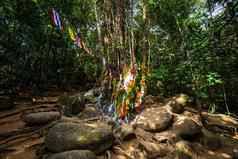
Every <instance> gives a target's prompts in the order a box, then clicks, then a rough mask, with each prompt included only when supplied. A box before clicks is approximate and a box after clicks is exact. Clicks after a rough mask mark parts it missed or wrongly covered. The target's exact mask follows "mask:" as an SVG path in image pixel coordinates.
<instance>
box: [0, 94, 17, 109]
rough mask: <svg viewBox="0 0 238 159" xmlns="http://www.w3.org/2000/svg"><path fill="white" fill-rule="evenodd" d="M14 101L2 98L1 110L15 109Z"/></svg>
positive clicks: (6, 97)
mask: <svg viewBox="0 0 238 159" xmlns="http://www.w3.org/2000/svg"><path fill="white" fill-rule="evenodd" d="M14 106H15V105H14V101H13V100H12V99H11V98H10V97H8V96H0V110H7V109H11V108H13V107H14Z"/></svg>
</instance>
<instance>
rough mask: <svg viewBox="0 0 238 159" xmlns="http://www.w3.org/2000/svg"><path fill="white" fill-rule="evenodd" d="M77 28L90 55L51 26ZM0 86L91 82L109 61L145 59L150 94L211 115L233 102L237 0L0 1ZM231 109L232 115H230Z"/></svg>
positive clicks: (237, 94) (237, 92) (237, 76)
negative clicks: (182, 96)
mask: <svg viewBox="0 0 238 159" xmlns="http://www.w3.org/2000/svg"><path fill="white" fill-rule="evenodd" d="M51 8H55V9H57V11H58V12H59V14H60V16H61V19H62V21H63V22H64V26H65V27H66V28H67V26H68V25H73V26H78V27H79V28H80V32H81V34H82V38H83V40H84V42H85V43H86V45H87V47H89V48H90V49H91V50H92V54H93V55H89V54H86V53H85V51H84V50H82V49H80V48H76V47H75V46H74V44H73V43H72V41H70V39H69V36H68V33H67V32H66V31H65V32H61V31H59V30H58V29H57V28H55V27H53V26H52V25H51V23H50V18H49V9H51ZM0 32H1V34H0V87H1V88H2V90H9V88H12V89H13V88H16V87H33V86H34V85H37V87H40V88H47V87H48V86H51V85H57V86H58V87H64V88H66V87H67V88H69V87H73V86H75V85H84V86H85V83H88V84H89V85H91V86H92V85H94V84H95V83H97V81H100V79H101V78H102V76H103V72H104V71H105V69H106V66H105V65H104V64H105V63H106V64H110V65H112V66H114V67H115V68H118V70H120V64H121V63H129V60H128V59H130V55H131V54H132V53H133V52H134V53H135V56H136V59H137V61H142V59H143V58H145V57H146V58H147V64H148V69H149V70H148V71H149V75H148V76H147V85H148V93H149V94H153V95H163V96H171V95H175V94H177V93H181V92H183V93H186V94H188V95H190V96H191V97H193V98H194V101H195V102H196V103H197V104H198V105H201V106H203V105H204V106H205V107H206V108H207V109H210V110H212V111H223V112H227V113H229V111H230V112H234V113H236V112H237V110H238V109H236V107H237V105H238V100H237V98H238V89H237V88H238V71H237V68H238V49H237V48H238V1H236V0H207V1H205V0H177V1H175V0H71V1H67V0H51V1H47V0H1V1H0ZM228 109H229V110H228Z"/></svg>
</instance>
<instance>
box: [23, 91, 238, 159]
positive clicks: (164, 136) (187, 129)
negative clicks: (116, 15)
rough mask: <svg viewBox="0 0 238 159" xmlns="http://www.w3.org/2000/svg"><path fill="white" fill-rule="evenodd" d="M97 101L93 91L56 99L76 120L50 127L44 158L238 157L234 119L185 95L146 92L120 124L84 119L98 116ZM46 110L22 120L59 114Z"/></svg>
mask: <svg viewBox="0 0 238 159" xmlns="http://www.w3.org/2000/svg"><path fill="white" fill-rule="evenodd" d="M162 101H164V102H162ZM95 102H96V101H95V92H93V91H91V92H90V91H89V92H87V93H86V94H84V95H81V94H78V95H74V96H65V97H63V98H61V99H60V103H61V105H62V110H63V114H64V116H67V117H68V118H69V117H70V118H72V119H74V120H72V121H71V120H68V121H65V120H60V121H59V122H57V123H56V124H55V125H54V126H53V127H52V128H51V129H50V130H49V131H48V133H47V135H46V137H45V144H44V145H45V150H46V153H45V155H44V158H45V159H96V158H100V156H103V155H104V154H110V155H109V156H110V157H111V158H115V159H127V158H130V159H157V158H160V159H173V158H177V159H187V158H188V159H189V158H192V159H197V158H204V159H213V158H218V159H219V158H220V159H228V158H233V159H235V158H237V157H238V141H237V140H235V139H232V138H231V136H232V135H234V133H235V132H234V130H235V129H236V128H238V122H237V121H236V120H235V119H234V118H231V117H228V116H225V115H221V114H217V115H211V114H209V113H206V112H199V111H197V110H195V109H193V108H192V107H190V104H189V100H188V97H187V96H186V95H184V94H182V95H178V96H176V97H174V98H171V99H169V100H164V99H162V98H159V97H154V96H147V97H146V98H145V102H144V107H145V109H144V110H143V111H142V112H141V113H140V114H138V115H137V117H136V118H135V119H134V120H133V121H132V122H131V123H130V124H122V125H121V126H120V127H115V126H114V125H113V124H110V123H109V122H105V121H102V120H97V121H90V122H86V121H85V119H91V118H93V117H98V116H100V115H101V114H100V111H99V110H98V108H97V107H96V106H95ZM88 103H90V104H88ZM47 113H48V114H47ZM47 113H46V112H45V113H43V112H41V113H35V114H28V115H27V116H25V121H26V122H28V123H30V124H33V123H38V124H39V123H40V124H41V123H46V122H49V121H54V120H56V119H59V118H60V115H61V114H60V113H59V112H47ZM57 113H58V114H57ZM64 116H63V118H64ZM42 118H43V119H42ZM80 121H82V122H80ZM224 134H227V135H229V137H228V136H225V135H224ZM128 145H129V146H128ZM105 152H107V153H105ZM218 152H219V153H218ZM107 156H108V155H107Z"/></svg>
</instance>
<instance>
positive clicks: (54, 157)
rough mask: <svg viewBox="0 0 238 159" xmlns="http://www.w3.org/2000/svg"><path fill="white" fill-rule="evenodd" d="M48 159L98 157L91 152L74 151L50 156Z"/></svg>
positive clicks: (92, 158)
mask: <svg viewBox="0 0 238 159" xmlns="http://www.w3.org/2000/svg"><path fill="white" fill-rule="evenodd" d="M47 159H96V155H95V154H94V153H93V152H92V151H89V150H72V151H66V152H61V153H56V154H53V155H50V156H49V157H48V158H47Z"/></svg>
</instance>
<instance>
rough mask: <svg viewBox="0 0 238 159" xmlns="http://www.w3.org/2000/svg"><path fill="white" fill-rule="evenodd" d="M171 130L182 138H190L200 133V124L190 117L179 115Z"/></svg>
mask: <svg viewBox="0 0 238 159" xmlns="http://www.w3.org/2000/svg"><path fill="white" fill-rule="evenodd" d="M173 130H174V131H175V132H176V134H177V135H178V136H180V137H182V138H183V139H192V138H193V137H195V136H196V135H198V134H200V133H201V126H200V125H198V124H197V123H196V122H195V121H194V120H192V119H191V118H188V117H185V116H180V117H178V119H177V121H176V122H175V123H174V125H173Z"/></svg>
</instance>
